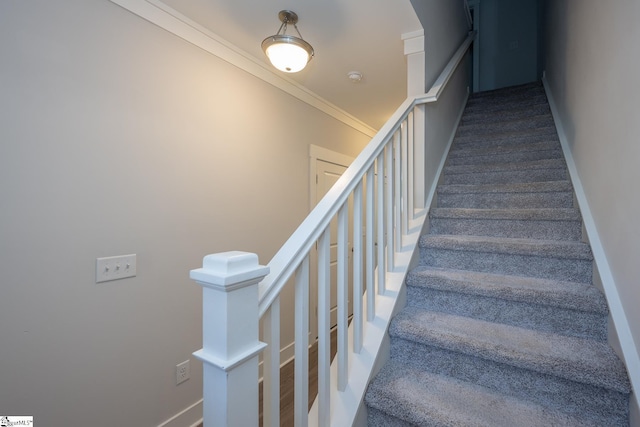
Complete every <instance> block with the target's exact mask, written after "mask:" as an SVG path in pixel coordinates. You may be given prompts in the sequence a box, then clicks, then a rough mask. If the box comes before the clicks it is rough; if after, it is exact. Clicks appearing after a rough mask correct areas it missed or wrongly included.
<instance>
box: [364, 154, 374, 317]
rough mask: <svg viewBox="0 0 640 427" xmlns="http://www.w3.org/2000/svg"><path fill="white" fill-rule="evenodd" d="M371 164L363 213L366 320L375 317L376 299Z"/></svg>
mask: <svg viewBox="0 0 640 427" xmlns="http://www.w3.org/2000/svg"><path fill="white" fill-rule="evenodd" d="M373 172H374V171H373V166H371V167H370V168H369V170H368V171H367V193H366V195H365V197H366V207H365V215H366V223H367V225H366V232H365V238H366V248H365V250H366V252H367V254H366V258H367V262H366V267H365V268H366V270H365V276H366V279H367V320H368V321H370V322H371V321H372V320H373V319H375V317H376V306H375V304H376V299H375V289H374V280H373V279H374V271H373V269H374V268H375V266H374V263H373V255H374V251H373V237H374V236H373V216H374V214H375V211H374V210H373V206H374V204H373V200H374V196H375V193H374V192H373V187H374V185H373V184H374V177H373Z"/></svg>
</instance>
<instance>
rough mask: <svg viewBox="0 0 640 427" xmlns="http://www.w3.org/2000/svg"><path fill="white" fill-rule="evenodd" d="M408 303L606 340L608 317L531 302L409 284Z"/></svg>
mask: <svg viewBox="0 0 640 427" xmlns="http://www.w3.org/2000/svg"><path fill="white" fill-rule="evenodd" d="M407 301H408V305H409V306H412V307H419V308H424V309H427V310H430V311H438V312H441V313H449V314H455V315H459V316H465V317H472V318H475V319H479V320H485V321H488V322H496V323H503V324H506V325H512V326H519V327H522V328H527V329H534V330H539V331H543V332H551V333H557V334H560V335H567V336H572V337H578V338H588V339H597V340H601V341H604V340H606V339H607V317H606V316H604V315H601V314H595V313H588V312H578V311H575V310H568V309H561V308H557V307H549V306H543V305H538V304H532V303H530V302H518V301H509V300H504V299H499V298H491V297H483V296H478V295H468V294H462V293H457V292H448V291H441V290H437V289H431V288H426V287H416V286H408V287H407Z"/></svg>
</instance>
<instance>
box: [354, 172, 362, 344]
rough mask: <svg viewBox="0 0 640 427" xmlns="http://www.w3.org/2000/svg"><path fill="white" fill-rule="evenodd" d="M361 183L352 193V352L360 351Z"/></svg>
mask: <svg viewBox="0 0 640 427" xmlns="http://www.w3.org/2000/svg"><path fill="white" fill-rule="evenodd" d="M362 256H363V253H362V182H360V183H359V184H358V186H357V187H356V189H355V191H354V192H353V320H352V322H353V352H354V353H356V354H360V350H362V339H363V335H362V323H363V320H364V319H363V317H362Z"/></svg>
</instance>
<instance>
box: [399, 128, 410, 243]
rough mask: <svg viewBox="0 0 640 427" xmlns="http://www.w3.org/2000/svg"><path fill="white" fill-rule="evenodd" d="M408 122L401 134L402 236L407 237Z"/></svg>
mask: <svg viewBox="0 0 640 427" xmlns="http://www.w3.org/2000/svg"><path fill="white" fill-rule="evenodd" d="M407 127H408V126H407V121H406V120H405V121H404V122H403V123H402V131H401V133H400V135H401V137H400V145H401V146H402V148H401V149H400V150H401V151H402V162H401V163H402V235H403V236H406V235H407V234H408V230H409V227H408V225H409V209H408V206H407V199H408V193H409V192H408V188H409V185H408V184H409V173H408V171H409V168H408V164H409V156H408V152H407Z"/></svg>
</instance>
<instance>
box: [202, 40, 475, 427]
mask: <svg viewBox="0 0 640 427" xmlns="http://www.w3.org/2000/svg"><path fill="white" fill-rule="evenodd" d="M474 37H475V34H470V35H469V37H468V38H467V39H466V40H465V41H464V42H463V44H462V45H461V46H460V48H459V49H458V51H457V52H456V53H455V54H454V56H453V57H452V59H451V61H450V62H449V64H448V65H447V67H445V69H444V70H443V72H442V74H441V76H440V77H439V78H438V80H437V81H436V82H435V84H434V85H433V87H432V89H431V90H430V91H429V92H428V93H427V94H425V95H423V96H421V97H415V98H410V99H407V100H406V101H405V102H404V103H403V104H402V105H401V106H400V107H399V108H398V109H397V110H396V112H395V113H394V114H393V116H392V117H391V118H390V119H389V121H388V122H387V123H386V124H385V125H384V126H383V127H382V129H381V130H380V131H379V132H378V134H376V136H375V137H374V138H373V139H372V141H371V142H370V143H369V144H368V145H367V146H366V147H365V149H364V150H363V151H362V153H361V154H360V155H359V156H358V157H357V158H356V160H355V161H354V162H353V164H352V165H351V166H349V168H348V169H347V170H346V171H345V173H344V174H343V175H342V176H341V177H340V178H339V179H338V181H337V182H336V184H335V185H334V186H333V187H332V188H331V189H330V190H329V192H328V193H327V194H326V195H325V197H324V198H323V199H322V200H321V201H320V202H319V203H318V205H317V206H316V207H315V208H314V209H313V210H312V211H311V213H310V214H309V216H308V217H307V218H306V219H305V220H304V221H303V222H302V224H301V225H300V226H299V227H298V229H297V230H296V231H295V232H294V233H293V235H292V236H291V237H290V238H289V240H287V242H286V243H285V244H284V245H283V246H282V248H281V249H280V250H279V251H278V253H277V254H276V255H275V256H274V257H273V259H272V260H271V262H269V264H268V266H267V267H264V266H260V265H259V264H258V257H257V255H255V254H249V253H244V252H226V253H221V254H215V255H208V256H206V257H205V258H204V262H203V267H202V268H199V269H196V270H192V271H191V278H192V279H194V280H196V281H197V282H198V283H199V284H200V285H202V286H203V289H204V291H203V348H202V349H201V350H199V351H198V352H196V353H194V355H195V356H196V357H198V358H199V359H200V360H202V362H203V365H204V425H205V427H213V426H253V425H258V411H259V408H258V356H259V354H260V352H262V350H263V349H264V347H265V346H266V351H265V352H264V354H263V360H264V364H263V394H264V397H263V423H264V425H265V426H279V425H280V384H279V380H280V308H281V307H280V293H281V291H282V289H283V288H284V286H285V285H286V284H287V282H289V281H290V279H294V283H295V284H294V286H295V308H294V311H295V315H294V317H295V372H294V375H295V391H294V423H295V425H296V426H307V425H319V426H329V425H351V424H352V423H353V421H354V420H355V417H356V411H357V409H358V406H359V405H360V402H361V400H362V396H363V395H364V392H365V390H366V385H367V382H368V380H369V378H370V376H371V373H372V370H373V366H374V363H375V359H376V355H377V353H378V350H379V349H380V346H381V343H382V338H383V335H384V334H385V333H386V328H387V326H388V321H389V320H390V318H391V313H392V311H393V308H394V306H395V301H396V300H397V296H398V293H399V290H400V286H401V285H402V282H403V280H404V277H405V274H406V272H407V270H408V268H409V261H410V258H411V255H412V253H413V250H414V248H415V245H416V243H417V238H418V237H419V233H420V230H421V226H422V223H423V221H424V218H425V214H426V210H425V207H424V206H415V203H414V185H413V183H414V167H413V157H412V153H413V150H414V144H416V143H421V141H422V139H421V138H415V137H414V136H415V135H424V129H414V123H413V111H414V109H415V108H417V107H418V106H419V105H422V104H426V103H429V102H435V101H437V100H438V97H439V96H440V94H441V93H442V91H443V89H444V87H445V86H446V84H447V82H448V81H449V79H450V77H451V76H452V74H453V72H454V71H455V69H456V68H457V66H458V64H459V63H460V61H461V60H462V58H463V57H464V55H465V53H466V51H467V49H468V47H469V45H470V44H471V42H472V41H473V38H474ZM350 199H352V204H353V209H349V200H350ZM333 220H335V221H337V236H338V242H337V245H338V247H337V253H338V260H337V278H336V282H337V283H335V289H336V292H337V297H338V298H337V301H338V309H337V313H338V314H337V353H336V359H335V361H334V362H333V363H331V358H330V310H331V307H330V301H331V298H330V296H331V295H330V292H331V290H332V288H333V287H332V284H331V283H330V282H331V277H330V266H329V262H330V260H329V253H330V251H329V241H330V234H331V233H330V226H331V225H330V224H331V222H332V221H333ZM350 224H351V225H350ZM363 225H364V238H363V231H362V230H363ZM350 234H351V239H352V240H351V241H352V242H353V258H352V261H350V260H349V251H350V250H351V248H350V247H349V240H350V239H349V237H350ZM316 244H317V250H314V249H315V248H316ZM312 256H315V257H316V259H315V260H314V261H316V263H317V271H318V275H317V276H318V277H317V291H318V298H317V301H318V361H317V367H318V396H317V399H316V401H315V402H314V405H313V407H312V408H311V411H309V409H308V408H309V395H308V389H309V387H308V385H309V384H308V381H309V379H308V373H309V313H310V312H312V310H311V307H310V303H309V297H310V278H309V271H310V269H309V264H310V259H311V257H312ZM349 278H352V280H353V291H352V292H353V294H352V296H351V298H350V296H349V286H348V282H349ZM350 299H352V301H353V316H352V318H351V321H349V319H348V303H349V300H350ZM259 318H262V325H263V328H264V329H263V340H264V341H265V342H266V344H265V343H261V342H260V341H259V340H258V321H259Z"/></svg>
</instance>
